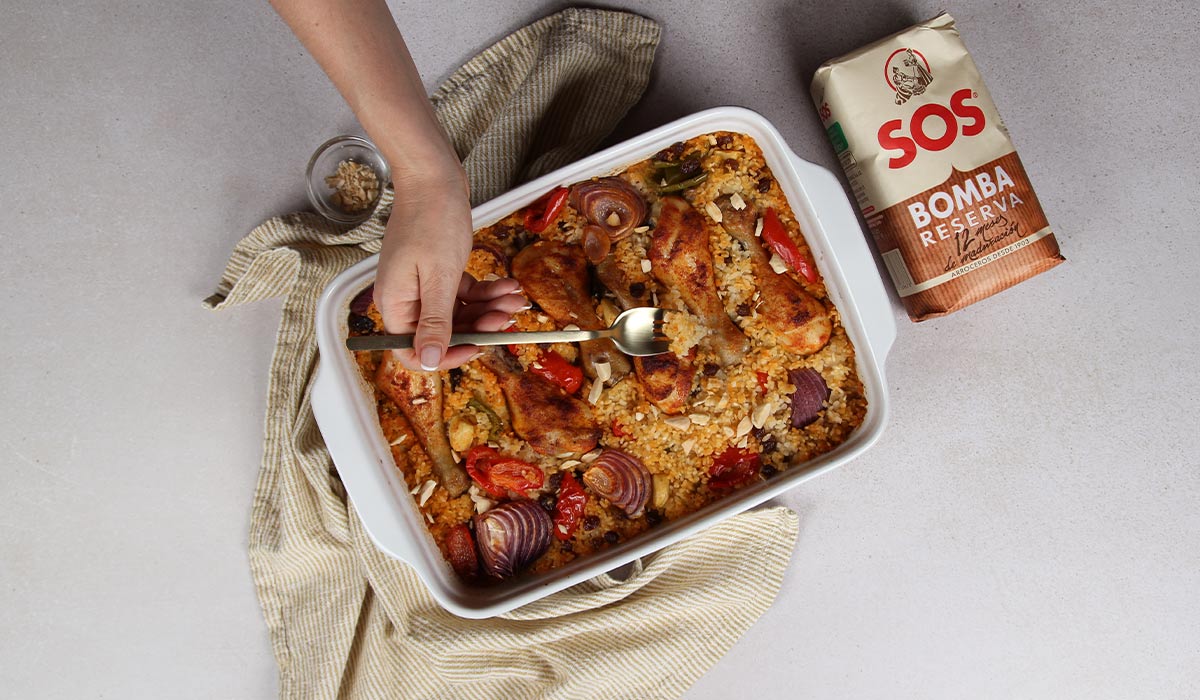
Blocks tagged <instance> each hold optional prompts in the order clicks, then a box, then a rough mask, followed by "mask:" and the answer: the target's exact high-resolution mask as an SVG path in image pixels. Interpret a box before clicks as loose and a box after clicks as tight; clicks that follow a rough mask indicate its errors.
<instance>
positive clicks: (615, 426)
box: [612, 418, 629, 437]
mask: <svg viewBox="0 0 1200 700" xmlns="http://www.w3.org/2000/svg"><path fill="white" fill-rule="evenodd" d="M612 431H613V435H614V436H615V437H625V436H626V435H628V434H629V433H628V432H627V431H626V430H625V428H624V426H622V425H621V419H620V418H613V422H612Z"/></svg>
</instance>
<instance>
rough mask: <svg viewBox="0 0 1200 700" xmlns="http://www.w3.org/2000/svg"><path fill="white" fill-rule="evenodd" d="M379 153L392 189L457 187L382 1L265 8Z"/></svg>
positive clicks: (309, 1) (297, 0)
mask: <svg viewBox="0 0 1200 700" xmlns="http://www.w3.org/2000/svg"><path fill="white" fill-rule="evenodd" d="M271 4H272V5H273V6H274V7H275V10H276V11H277V12H278V13H279V15H280V17H282V18H283V20H284V21H285V22H286V23H287V24H288V26H290V27H291V29H292V31H293V32H294V33H295V34H296V36H297V38H299V39H300V42H301V43H302V44H304V47H305V48H306V49H308V51H309V53H311V54H312V55H313V57H314V58H316V60H317V63H319V64H320V65H321V68H322V69H323V70H324V71H325V73H326V74H327V75H328V76H329V78H330V80H331V81H333V84H334V85H335V86H336V87H337V89H338V91H339V92H341V93H342V96H343V97H344V98H345V100H346V102H347V103H348V104H349V105H350V108H351V109H353V110H354V113H355V115H357V116H358V119H359V122H360V123H362V125H363V128H364V129H366V131H367V134H369V135H370V137H371V139H372V140H373V141H374V142H375V144H376V145H377V146H378V147H379V148H380V150H381V151H383V154H384V157H385V158H387V160H388V164H389V165H390V166H391V169H392V179H393V180H394V181H395V182H397V183H401V182H408V181H417V182H419V181H424V180H436V181H445V180H447V179H455V180H458V179H461V178H462V170H461V167H460V165H459V163H458V158H457V156H456V154H455V153H454V150H453V148H452V147H451V146H450V143H449V142H448V141H447V139H446V135H445V133H444V132H443V131H442V129H441V126H440V125H439V124H438V123H437V119H436V118H435V117H434V114H433V108H432V106H431V105H430V104H429V99H428V97H427V96H426V94H425V88H424V86H423V85H422V84H421V76H420V74H419V73H418V72H417V67H416V65H414V64H413V60H412V56H411V55H410V54H409V53H408V47H407V46H405V44H404V39H403V37H402V36H401V35H400V31H399V29H398V28H397V27H396V23H395V20H394V19H393V18H392V15H391V11H390V10H388V7H387V4H386V3H385V2H384V0H271Z"/></svg>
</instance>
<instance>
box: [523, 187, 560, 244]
mask: <svg viewBox="0 0 1200 700" xmlns="http://www.w3.org/2000/svg"><path fill="white" fill-rule="evenodd" d="M570 194H571V190H569V189H567V188H566V187H556V188H554V189H553V190H550V193H549V194H547V195H546V196H544V197H542V198H541V199H539V200H538V201H536V202H534V203H533V204H530V205H529V208H528V209H526V210H525V228H526V229H528V230H530V231H532V232H534V233H541V232H542V231H545V230H546V227H547V226H549V225H550V224H552V223H554V221H555V220H556V219H557V218H558V215H559V214H560V213H562V209H563V205H564V204H566V203H567V197H568V195H570Z"/></svg>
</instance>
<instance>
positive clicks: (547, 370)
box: [529, 350, 583, 394]
mask: <svg viewBox="0 0 1200 700" xmlns="http://www.w3.org/2000/svg"><path fill="white" fill-rule="evenodd" d="M529 369H531V370H533V372H534V373H535V374H539V375H541V376H542V377H545V378H546V379H548V380H550V381H551V382H553V383H555V384H557V385H558V386H560V387H562V390H563V391H565V392H567V393H568V394H574V393H575V392H577V391H579V387H581V386H583V370H582V369H580V368H578V367H576V366H575V365H573V364H571V363H570V362H567V358H565V357H563V356H562V355H559V354H558V353H557V352H554V351H553V350H543V351H541V352H540V353H538V358H537V361H536V362H534V363H533V364H532V365H530V367H529Z"/></svg>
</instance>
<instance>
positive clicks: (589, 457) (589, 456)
mask: <svg viewBox="0 0 1200 700" xmlns="http://www.w3.org/2000/svg"><path fill="white" fill-rule="evenodd" d="M603 451H604V450H602V449H600V448H599V447H597V448H596V449H594V450H592V451H591V452H588V453H586V454H584V455H583V456H582V457H580V458H579V459H580V460H581V461H582V462H583V463H584V464H591V463H592V462H595V461H596V460H597V459H598V458H599V457H600V453H601V452H603Z"/></svg>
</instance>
